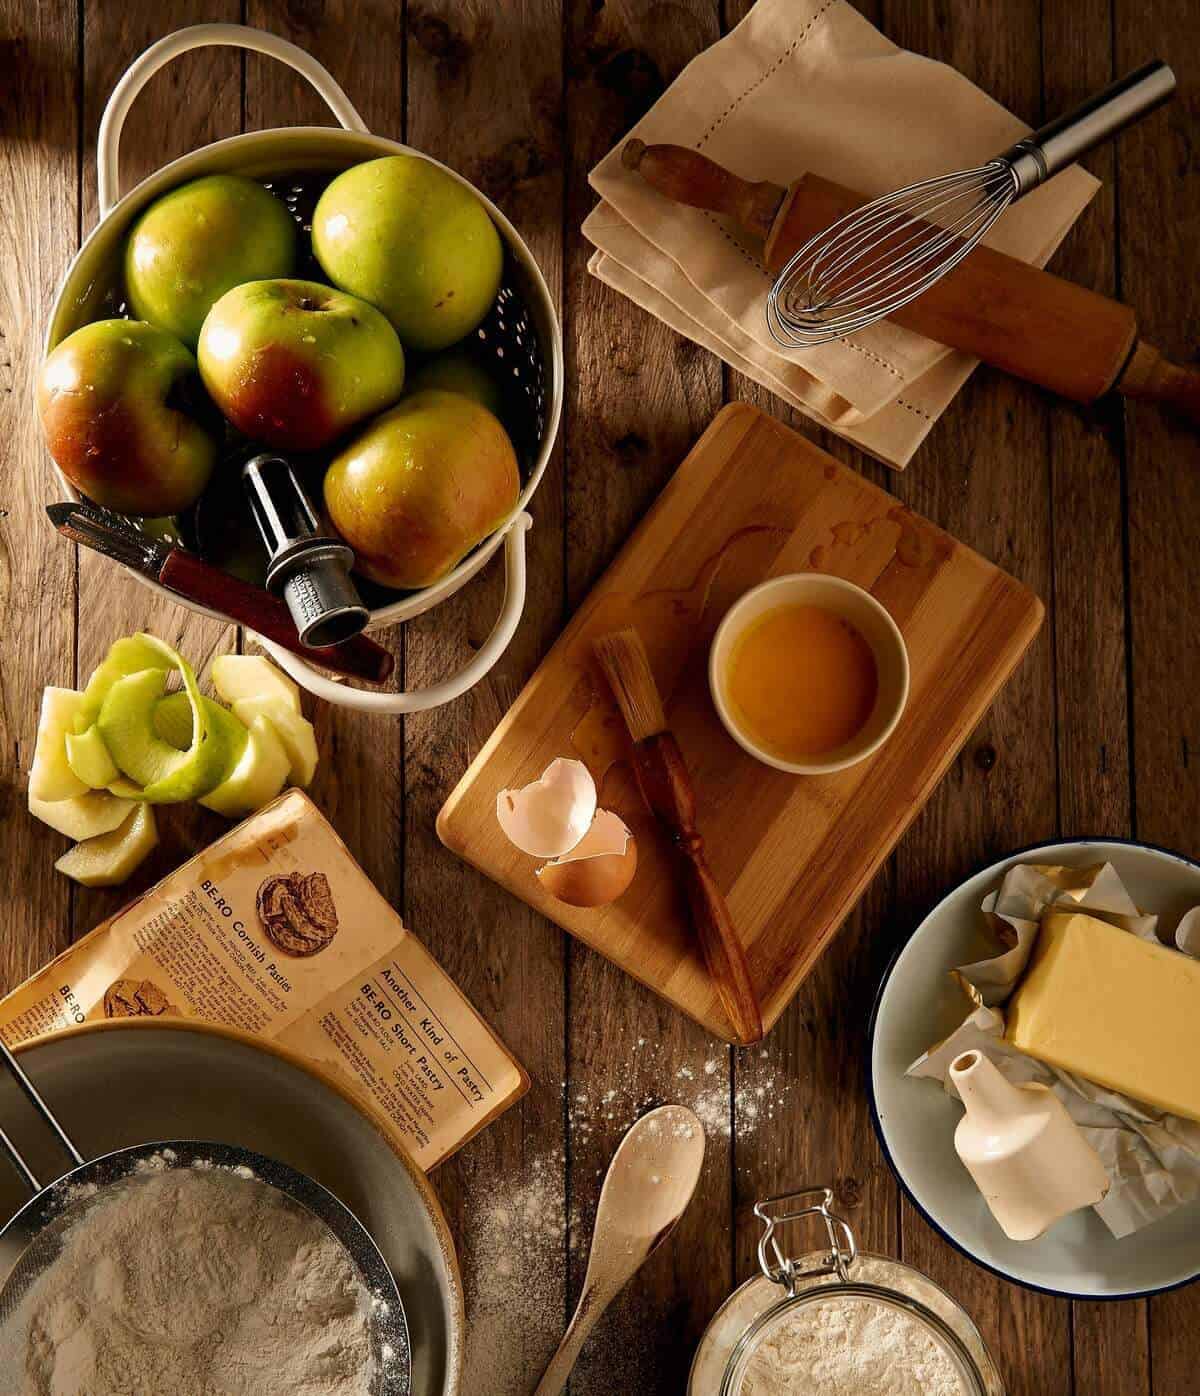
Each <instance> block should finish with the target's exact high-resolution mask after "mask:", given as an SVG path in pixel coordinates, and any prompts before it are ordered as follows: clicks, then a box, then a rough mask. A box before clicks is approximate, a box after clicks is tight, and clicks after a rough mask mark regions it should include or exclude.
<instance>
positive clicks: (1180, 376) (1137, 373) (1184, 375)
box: [1116, 339, 1200, 426]
mask: <svg viewBox="0 0 1200 1396" xmlns="http://www.w3.org/2000/svg"><path fill="white" fill-rule="evenodd" d="M1116 387H1117V392H1119V393H1120V394H1121V395H1122V396H1123V397H1131V398H1144V399H1146V400H1147V401H1150V402H1157V403H1160V404H1161V405H1162V406H1164V407H1166V408H1168V409H1169V410H1171V411H1173V412H1175V413H1176V414H1177V415H1178V416H1180V417H1182V418H1184V419H1185V420H1186V421H1188V422H1190V423H1191V425H1192V426H1200V368H1196V367H1192V366H1188V365H1184V364H1174V363H1172V362H1171V361H1170V359H1167V358H1164V356H1163V355H1162V354H1161V353H1160V352H1159V351H1158V350H1157V349H1156V348H1155V347H1154V345H1153V344H1147V343H1146V341H1145V340H1144V339H1139V340H1138V342H1137V344H1136V345H1134V349H1133V353H1132V354H1131V355H1130V358H1129V362H1128V363H1127V364H1126V365H1125V369H1124V372H1123V373H1122V374H1121V376H1120V378H1119V379H1118V380H1117V385H1116Z"/></svg>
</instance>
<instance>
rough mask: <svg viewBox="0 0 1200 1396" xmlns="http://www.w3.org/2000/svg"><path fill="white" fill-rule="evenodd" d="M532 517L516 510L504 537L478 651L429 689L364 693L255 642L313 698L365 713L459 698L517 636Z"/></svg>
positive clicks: (411, 709) (421, 708)
mask: <svg viewBox="0 0 1200 1396" xmlns="http://www.w3.org/2000/svg"><path fill="white" fill-rule="evenodd" d="M532 524H533V520H532V519H531V518H530V517H529V515H528V514H525V513H521V514H518V515H517V517H516V518H515V519H513V521H512V523H510V524H509V526H508V529H507V531H506V532H505V535H504V605H503V606H502V607H501V608H500V615H499V618H498V619H497V621H496V624H495V625H494V626H493V627H492V633H491V634H490V635H489V636H488V637H487V639H486V640H485V641H484V643H483V645H482V647H481V648H480V650H479V652H478V653H477V654H476V655H475V657H474V658H473V659H472V660H471V661H470V662H469V663H468V664H465V665H464V666H463V667H462V668H461V669H460V670H459V671H458V673H457V674H454V675H452V676H451V677H450V678H448V679H443V680H442V682H441V683H438V684H433V685H431V686H430V687H429V688H420V689H416V690H415V691H413V692H410V693H366V692H363V691H362V690H361V689H357V688H347V687H346V686H345V685H344V684H340V683H335V682H334V681H333V680H332V679H329V678H327V677H326V676H325V675H324V674H322V673H320V672H319V671H318V670H316V669H314V668H313V667H312V666H311V665H310V664H307V663H305V661H304V660H303V659H301V658H300V657H299V655H295V654H292V653H291V651H290V650H285V649H283V648H282V647H281V646H280V645H277V644H275V643H274V642H273V641H271V640H265V639H263V638H262V637H261V636H257V637H256V638H257V639H258V643H259V644H260V645H261V646H262V647H263V649H265V650H266V651H267V653H268V654H269V655H270V656H271V658H272V659H273V660H274V661H275V663H276V664H278V665H279V667H280V668H281V669H284V670H286V671H287V673H289V674H291V676H292V678H294V679H295V680H296V682H297V683H298V684H300V686H301V687H302V688H306V689H308V691H309V692H310V693H311V694H313V695H314V696H315V697H317V698H324V699H325V701H326V702H328V703H334V704H336V705H337V706H338V707H340V708H356V709H357V710H358V711H359V712H364V713H393V714H395V713H420V712H425V711H426V710H427V709H429V708H440V707H441V705H442V704H443V703H449V702H450V701H451V699H453V698H458V697H460V696H461V695H462V694H464V693H465V692H466V691H467V689H469V688H471V687H473V686H474V685H475V684H477V683H478V682H479V680H480V679H482V678H483V677H484V675H485V674H486V673H487V672H488V671H489V670H490V669H491V668H492V666H493V665H494V664H495V663H496V661H497V660H498V659H499V658H500V656H501V655H502V654H503V653H504V651H505V650H506V649H507V648H508V645H509V642H510V641H511V640H512V637H513V636H514V635H515V634H516V630H517V626H518V624H519V623H520V620H521V613H522V612H523V611H524V609H525V574H526V569H525V534H526V532H527V531H528V530H529V528H530V527H531V526H532Z"/></svg>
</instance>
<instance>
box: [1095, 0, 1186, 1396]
mask: <svg viewBox="0 0 1200 1396" xmlns="http://www.w3.org/2000/svg"><path fill="white" fill-rule="evenodd" d="M1115 30H1116V34H1115V44H1114V57H1115V63H1116V67H1117V69H1118V71H1122V72H1123V71H1125V70H1126V69H1129V68H1132V67H1134V66H1136V65H1137V64H1139V63H1143V62H1145V61H1146V60H1147V59H1149V58H1153V57H1161V58H1165V59H1166V60H1167V62H1168V63H1170V64H1171V65H1172V66H1173V67H1174V69H1175V72H1176V75H1177V76H1178V78H1179V92H1178V93H1177V95H1176V97H1175V99H1174V101H1173V102H1172V103H1171V104H1170V105H1169V106H1168V107H1167V108H1166V110H1165V111H1162V112H1159V113H1157V114H1156V115H1155V116H1154V117H1153V118H1151V119H1150V120H1148V121H1146V122H1145V123H1143V124H1141V125H1139V126H1136V127H1134V128H1133V129H1132V130H1130V131H1129V132H1128V133H1126V135H1125V136H1123V137H1122V139H1121V143H1120V145H1119V147H1118V150H1117V156H1116V180H1117V207H1118V215H1119V222H1118V227H1119V237H1120V285H1121V291H1122V294H1123V295H1124V296H1125V297H1126V298H1127V299H1128V300H1130V301H1131V302H1132V303H1133V304H1134V305H1136V306H1137V307H1138V309H1139V311H1140V313H1141V320H1142V328H1143V332H1144V334H1145V335H1146V337H1147V338H1148V339H1150V340H1151V342H1153V343H1156V344H1158V345H1160V346H1161V347H1162V348H1163V350H1164V351H1165V352H1167V353H1169V354H1170V353H1174V354H1176V355H1179V356H1181V357H1183V358H1184V359H1191V358H1194V357H1195V353H1196V332H1195V326H1196V323H1197V318H1198V316H1200V286H1198V285H1197V282H1196V278H1195V276H1194V275H1193V274H1192V272H1191V270H1190V269H1191V267H1192V266H1193V265H1194V261H1195V256H1196V239H1195V230H1196V226H1197V219H1198V218H1200V179H1198V177H1197V169H1196V141H1197V125H1196V117H1197V111H1198V110H1200V82H1198V80H1197V79H1198V74H1197V72H1196V64H1195V53H1196V38H1197V32H1198V18H1197V14H1196V10H1195V8H1194V7H1191V6H1179V5H1171V4H1166V3H1154V4H1149V5H1143V4H1130V3H1128V0H1119V3H1118V4H1117V5H1116V6H1115ZM1125 469H1126V480H1127V489H1128V498H1127V515H1126V547H1127V553H1128V559H1129V562H1128V569H1129V617H1130V635H1129V645H1130V683H1131V693H1130V701H1131V706H1132V720H1133V725H1132V742H1133V776H1134V787H1133V789H1134V806H1133V814H1134V829H1135V831H1136V833H1137V836H1138V837H1139V838H1143V839H1149V840H1150V841H1152V842H1155V843H1162V844H1165V845H1166V846H1167V847H1169V848H1178V849H1180V850H1181V851H1182V852H1184V853H1187V854H1191V855H1192V856H1193V857H1194V856H1195V855H1196V853H1197V851H1198V850H1197V839H1196V831H1197V828H1198V827H1200V781H1198V780H1197V754H1198V753H1200V685H1198V684H1197V658H1196V639H1195V637H1196V635H1197V633H1198V632H1200V580H1198V578H1197V572H1196V566H1195V561H1194V558H1195V551H1196V539H1197V537H1200V442H1198V441H1197V437H1196V433H1195V432H1194V431H1187V430H1184V429H1183V428H1181V427H1179V426H1177V425H1176V424H1174V423H1172V422H1170V421H1168V420H1166V419H1165V418H1164V417H1163V416H1162V415H1161V414H1160V413H1157V412H1154V411H1142V410H1137V409H1127V411H1126V419H1125ZM1149 1357H1150V1370H1151V1372H1152V1374H1153V1392H1154V1396H1185V1393H1191V1392H1193V1391H1194V1390H1195V1389H1196V1381H1197V1378H1196V1373H1197V1370H1198V1368H1200V1288H1197V1286H1195V1285H1192V1286H1191V1287H1190V1288H1188V1289H1184V1290H1181V1291H1179V1292H1177V1293H1175V1294H1169V1295H1164V1296H1162V1297H1161V1298H1157V1299H1153V1300H1151V1302H1150V1353H1149Z"/></svg>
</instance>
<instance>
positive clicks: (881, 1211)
mask: <svg viewBox="0 0 1200 1396" xmlns="http://www.w3.org/2000/svg"><path fill="white" fill-rule="evenodd" d="M750 8H751V3H750V0H726V5H725V28H726V29H730V28H732V27H733V25H735V24H737V23H738V22H739V21H740V20H741V19H743V18H744V17H745V16H746V14H748V13H749V11H750ZM855 8H856V9H858V10H860V11H862V12H863V13H864V14H865V15H866V17H867V18H868V19H869V20H871V22H872V23H874V24H878V23H879V13H878V11H879V5H878V3H877V0H856V3H855ZM725 396H726V400H727V401H737V400H741V401H745V402H752V403H754V404H755V406H757V407H761V408H762V410H763V411H764V412H769V413H771V415H772V416H774V417H777V418H779V420H780V421H783V422H786V423H787V424H788V425H789V426H791V427H794V428H795V429H796V430H797V431H799V432H801V433H802V434H804V435H805V436H808V437H811V438H812V439H813V440H814V441H816V442H817V444H818V445H819V446H820V447H821V449H822V450H824V451H828V452H829V453H830V454H831V455H832V456H833V457H834V458H835V459H837V460H839V461H841V462H843V464H846V465H850V466H853V468H854V469H855V470H858V471H859V472H860V473H861V474H863V475H865V476H866V478H867V479H868V480H870V481H871V482H872V483H873V484H876V485H878V486H879V487H880V488H881V489H885V490H889V491H890V490H891V478H892V475H893V472H892V471H891V470H889V469H888V467H887V466H885V465H883V464H882V463H881V462H879V461H876V460H874V459H872V458H871V457H870V456H865V455H863V453H862V452H861V451H859V450H858V449H857V448H855V447H854V446H851V445H850V444H849V442H846V441H844V440H843V439H842V438H841V437H839V436H835V435H834V434H833V433H832V432H831V431H827V430H825V429H824V428H821V427H818V426H817V425H816V424H815V423H814V422H812V421H811V420H810V419H809V418H807V417H805V416H804V415H803V414H802V413H800V412H797V411H796V410H795V409H794V408H792V407H791V406H790V405H789V404H788V403H786V402H784V401H783V400H782V399H781V398H778V397H776V396H775V395H774V394H773V393H769V392H768V391H767V390H766V389H765V388H761V387H760V386H759V385H758V384H757V383H755V382H754V381H753V380H752V379H750V378H746V377H744V376H743V375H742V374H740V373H737V372H736V371H735V370H733V369H729V368H726V370H725ZM892 864H893V858H889V859H888V860H887V861H886V862H885V864H884V866H883V867H882V868H881V869H880V870H879V872H878V873H877V874H876V876H875V880H874V881H873V882H872V883H871V885H870V887H869V888H868V889H867V892H866V895H865V896H864V897H863V900H862V901H861V902H860V903H859V905H858V907H857V908H856V909H855V911H854V913H853V914H852V915H851V916H850V918H849V919H848V920H847V922H846V924H845V925H844V926H843V927H842V929H841V930H840V931H839V932H838V934H837V935H836V936H835V937H834V938H833V940H832V941H831V942H830V944H829V946H828V947H827V948H826V950H825V951H824V953H823V954H822V956H821V958H820V960H819V961H818V962H817V965H816V968H815V969H814V970H813V971H812V973H811V974H810V975H809V977H808V978H807V979H806V980H805V982H804V983H803V984H802V985H801V986H800V989H799V992H798V993H797V994H796V997H795V999H794V1000H793V1002H792V1003H791V1005H790V1006H789V1007H788V1008H787V1009H786V1011H785V1012H784V1014H783V1016H782V1017H781V1018H780V1020H779V1022H778V1024H777V1025H776V1027H775V1029H774V1031H773V1032H772V1033H771V1034H770V1036H769V1037H768V1038H767V1040H766V1042H764V1043H763V1045H762V1047H760V1048H758V1049H757V1050H755V1051H750V1052H739V1053H738V1054H737V1057H736V1089H735V1090H734V1093H733V1110H734V1120H735V1140H736V1142H735V1148H734V1186H735V1189H736V1193H735V1211H734V1223H735V1228H736V1255H737V1267H738V1269H737V1273H738V1279H739V1280H741V1279H743V1278H745V1277H747V1276H748V1275H750V1274H753V1273H754V1272H755V1270H756V1268H757V1264H758V1260H757V1256H756V1255H755V1248H756V1247H757V1245H758V1238H759V1235H760V1232H761V1227H760V1223H759V1222H758V1221H757V1219H756V1218H755V1217H754V1215H753V1212H752V1210H751V1209H752V1207H753V1205H754V1203H755V1202H756V1201H758V1200H759V1199H760V1198H763V1197H772V1196H778V1195H779V1194H781V1193H785V1192H789V1191H791V1190H794V1189H795V1188H796V1187H798V1186H800V1185H801V1184H804V1183H813V1182H815V1183H825V1182H828V1183H829V1185H830V1186H832V1187H833V1189H834V1192H835V1195H836V1198H837V1206H838V1208H839V1209H841V1210H842V1212H843V1214H844V1215H845V1216H846V1218H847V1220H848V1221H849V1222H850V1225H851V1226H852V1227H853V1228H854V1231H855V1234H856V1236H857V1238H858V1241H859V1244H860V1245H861V1246H863V1247H864V1249H867V1250H871V1251H874V1252H876V1253H879V1254H884V1255H895V1254H898V1250H899V1239H900V1203H899V1188H898V1186H897V1184H896V1180H895V1177H894V1175H893V1174H892V1172H891V1170H890V1169H889V1168H888V1166H887V1164H886V1162H885V1161H884V1158H883V1154H882V1152H881V1151H880V1148H879V1143H878V1140H877V1138H876V1135H875V1130H874V1128H873V1127H872V1124H871V1120H870V1109H869V1105H868V1102H867V1094H866V1092H865V1090H864V1089H863V1081H864V1080H865V1073H866V1060H865V1058H866V1047H867V1038H866V1033H865V1031H864V1030H863V1029H864V1026H865V1023H866V1018H867V1015H868V1013H869V1011H870V1004H871V1001H872V998H873V996H874V993H875V988H876V986H877V984H878V982H879V980H880V979H881V978H882V976H883V971H884V969H885V968H886V966H887V963H888V961H889V959H890V958H891V955H892V954H893V953H894V950H895V945H894V943H893V940H894V937H893V936H892V935H889V934H888V928H889V926H890V921H889V917H888V906H889V901H890V898H891V895H892V881H893V867H892ZM764 1101H767V1102H769V1103H770V1104H769V1107H768V1109H767V1110H766V1111H764V1109H763V1102H764ZM765 1117H766V1118H765ZM801 1120H818V1121H821V1122H822V1127H821V1128H816V1129H806V1128H798V1127H797V1121H801ZM826 1122H827V1123H826ZM804 1239H806V1238H799V1237H798V1238H797V1242H798V1243H799V1242H800V1241H802V1240H804ZM807 1239H808V1240H810V1241H811V1239H812V1238H807Z"/></svg>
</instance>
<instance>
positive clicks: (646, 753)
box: [633, 732, 763, 1044]
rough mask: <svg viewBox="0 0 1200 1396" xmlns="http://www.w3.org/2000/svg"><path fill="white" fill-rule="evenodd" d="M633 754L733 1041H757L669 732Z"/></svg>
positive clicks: (736, 953) (757, 1022) (749, 998)
mask: <svg viewBox="0 0 1200 1396" xmlns="http://www.w3.org/2000/svg"><path fill="white" fill-rule="evenodd" d="M633 753H634V769H635V771H636V774H637V780H638V785H639V786H640V787H641V791H642V798H643V799H644V800H645V802H646V804H647V805H648V806H649V808H650V809H651V811H652V812H653V813H654V815H655V816H656V817H657V819H658V820H659V822H660V823H661V824H662V825H663V826H664V827H665V828H666V830H667V831H668V833H670V835H671V837H672V839H673V840H674V842H675V846H676V848H677V849H678V850H679V855H680V856H679V865H680V872H681V876H682V878H683V884H684V890H685V892H686V894H687V900H688V910H689V911H690V913H691V918H692V926H693V928H694V929H695V932H696V935H697V938H698V939H699V941H700V949H701V950H702V952H703V954H704V962H705V964H706V965H707V966H708V972H709V974H710V975H711V976H712V980H713V984H714V985H715V987H716V990H717V993H718V994H719V995H720V997H721V1002H722V1004H723V1005H724V1007H725V1011H726V1013H728V1015H729V1020H730V1022H731V1023H732V1024H733V1028H734V1034H735V1036H736V1038H737V1041H738V1042H739V1043H742V1044H746V1043H751V1042H758V1041H760V1040H761V1038H762V1036H763V1022H762V1010H761V1008H760V1007H759V1002H758V995H757V994H756V993H755V991H754V982H753V980H752V979H751V978H750V966H749V964H748V963H747V961H746V951H745V948H744V947H743V945H742V942H741V938H740V937H739V936H738V933H737V928H736V927H735V926H734V924H733V921H732V919H731V918H730V915H729V908H728V906H727V905H726V904H725V898H724V896H723V895H722V893H721V889H720V888H719V887H718V886H717V884H716V880H715V879H714V878H713V875H712V872H711V870H710V869H709V866H708V861H707V859H706V858H705V856H704V840H703V839H702V838H701V836H700V832H699V830H698V829H697V828H696V797H695V792H694V790H693V788H692V781H691V777H690V776H689V775H688V771H687V766H686V765H685V764H684V760H683V753H682V752H681V751H680V750H679V744H678V743H677V742H676V740H675V738H674V737H673V736H672V735H671V733H670V732H659V733H658V734H657V735H656V736H653V737H647V738H646V740H645V741H642V742H638V743H637V744H636V745H635V746H634V748H633Z"/></svg>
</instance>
